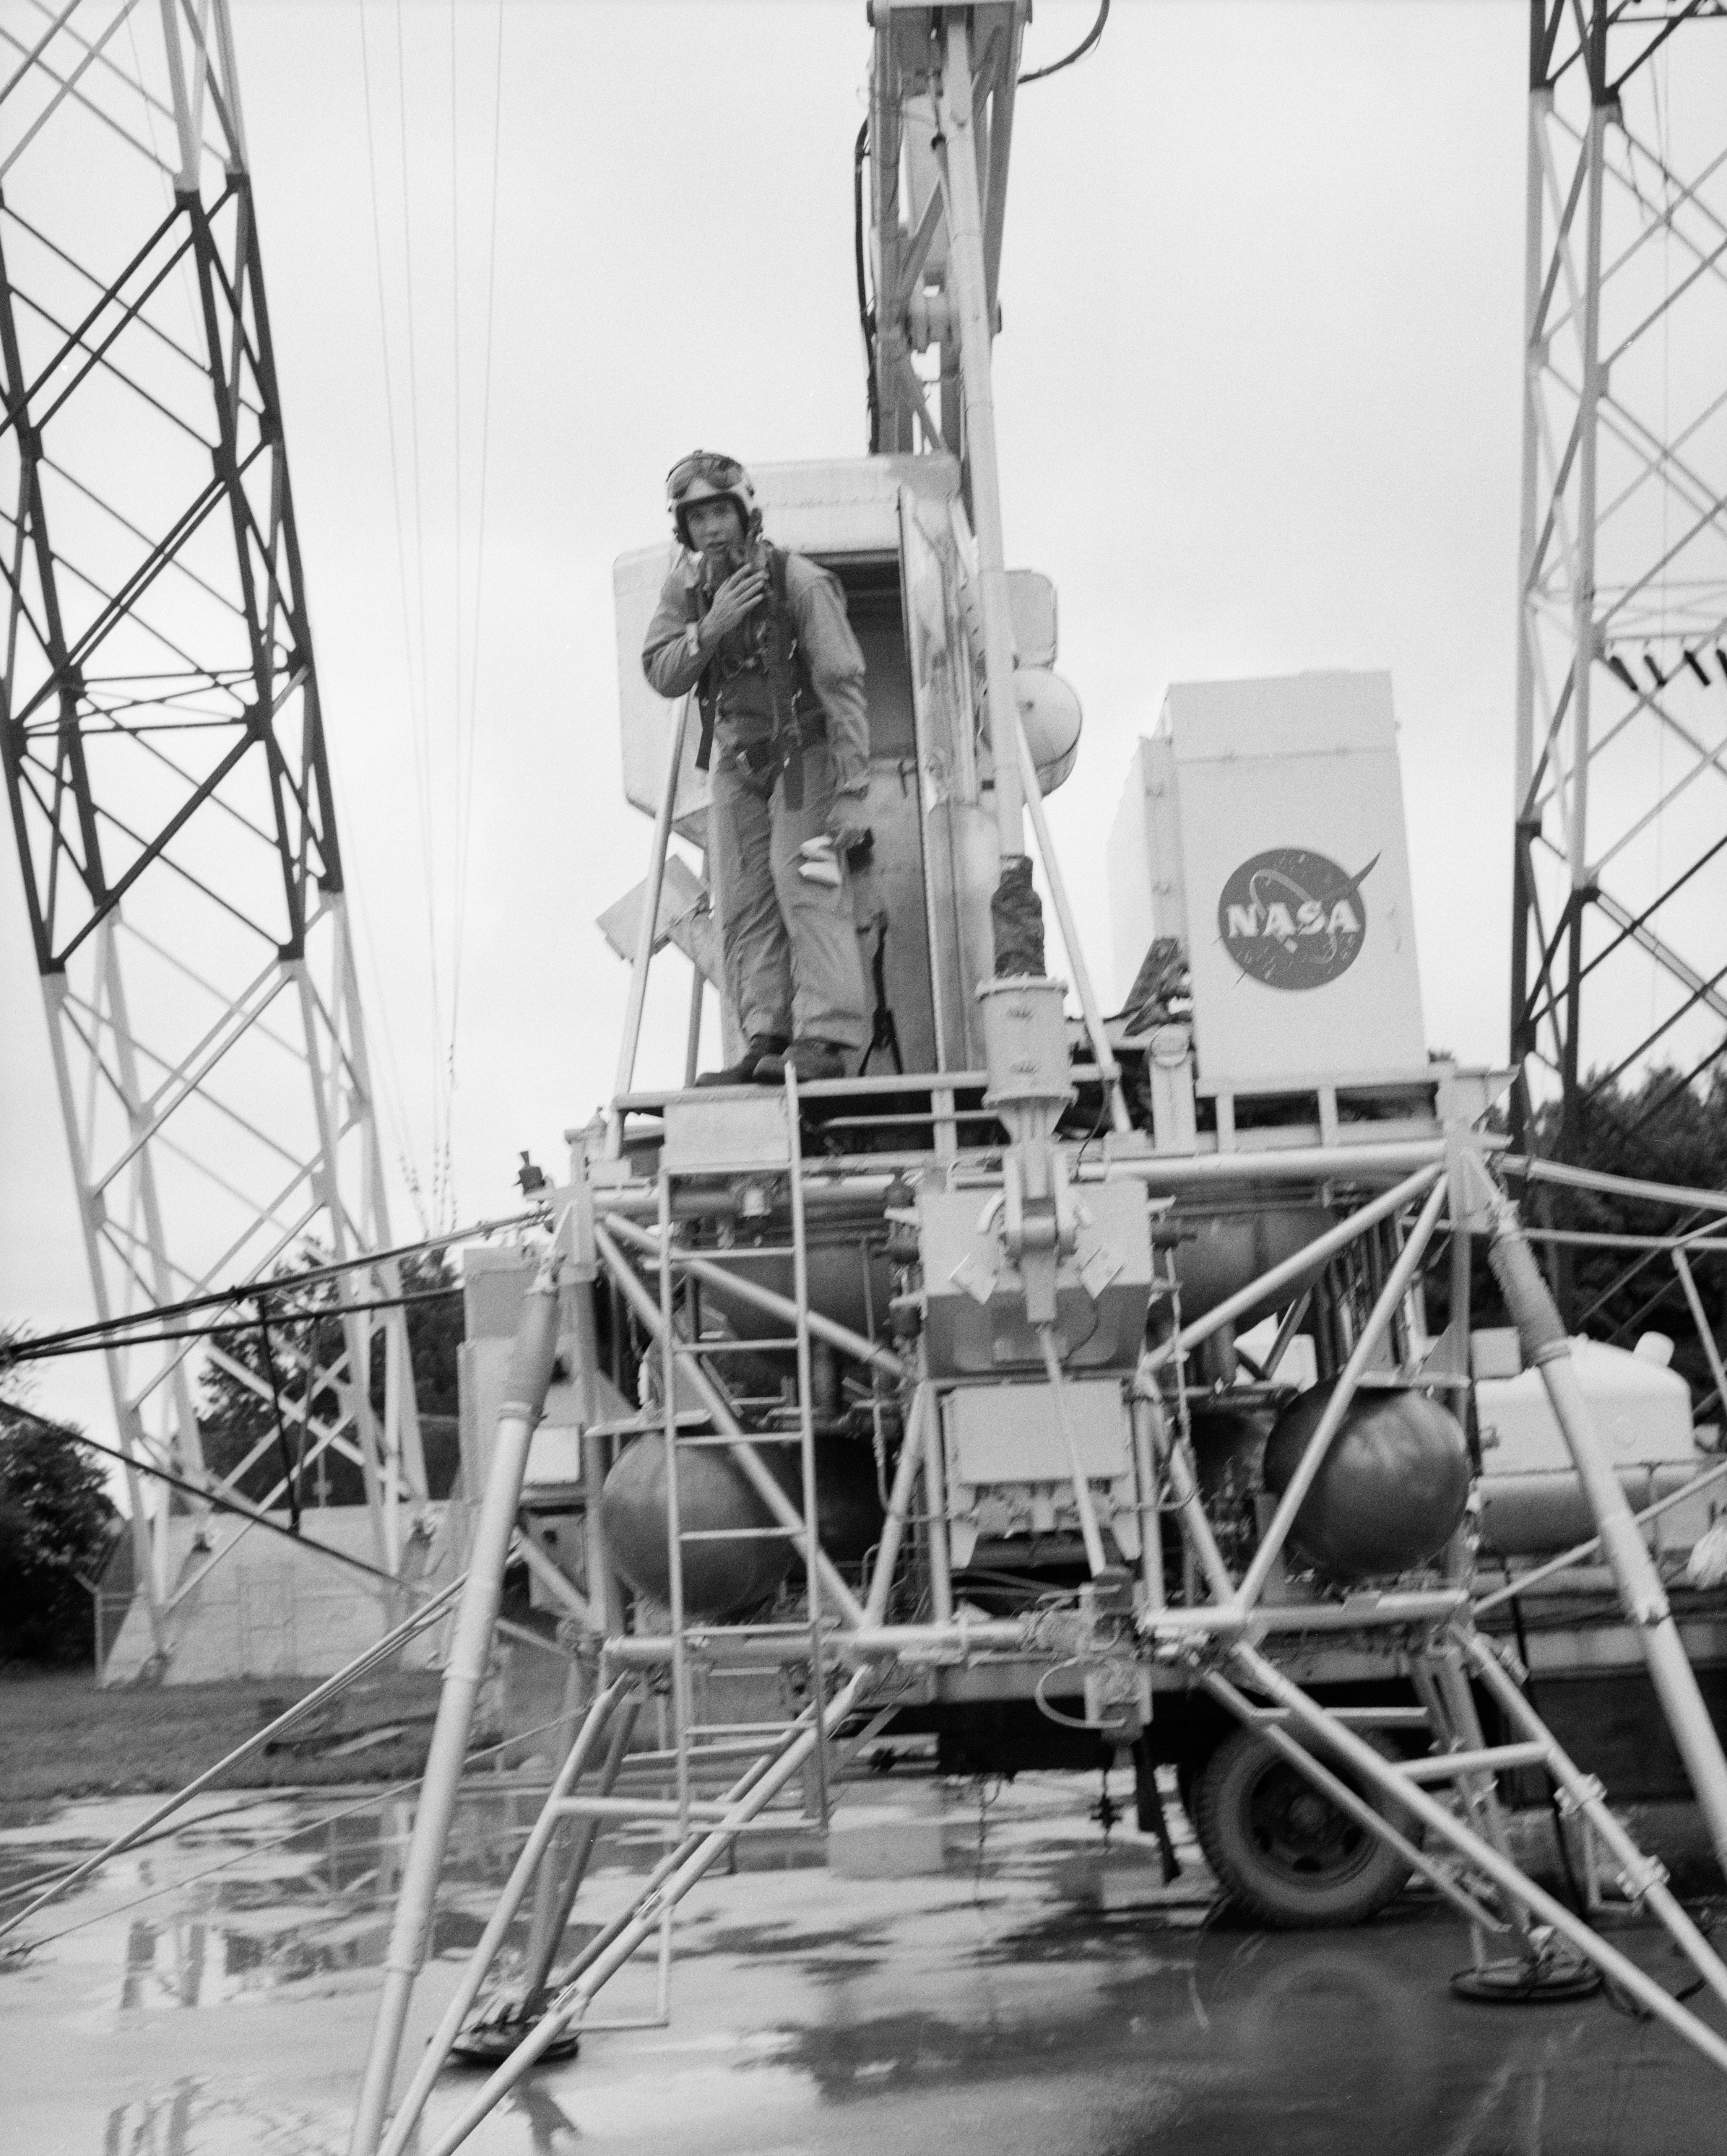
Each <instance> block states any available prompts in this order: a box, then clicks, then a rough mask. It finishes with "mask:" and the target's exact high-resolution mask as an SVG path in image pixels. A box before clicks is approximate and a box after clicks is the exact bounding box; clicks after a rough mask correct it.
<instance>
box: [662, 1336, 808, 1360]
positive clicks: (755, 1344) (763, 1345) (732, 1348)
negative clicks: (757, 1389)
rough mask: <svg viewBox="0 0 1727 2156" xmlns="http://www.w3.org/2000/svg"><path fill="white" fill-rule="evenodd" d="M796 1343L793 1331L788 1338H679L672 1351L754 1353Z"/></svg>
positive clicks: (720, 1353)
mask: <svg viewBox="0 0 1727 2156" xmlns="http://www.w3.org/2000/svg"><path fill="white" fill-rule="evenodd" d="M796 1346H797V1335H796V1334H795V1333H794V1334H793V1336H792V1338H791V1339H789V1340H680V1341H679V1342H678V1345H677V1347H676V1349H675V1350H674V1352H675V1353H678V1354H679V1355H754V1354H758V1353H761V1354H766V1353H769V1352H770V1351H771V1350H772V1349H774V1348H776V1347H778V1348H786V1347H796Z"/></svg>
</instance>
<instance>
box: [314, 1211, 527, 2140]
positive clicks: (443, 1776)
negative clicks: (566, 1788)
mask: <svg viewBox="0 0 1727 2156" xmlns="http://www.w3.org/2000/svg"><path fill="white" fill-rule="evenodd" d="M559 1262H560V1261H559V1258H558V1255H557V1253H556V1249H554V1250H552V1251H551V1253H550V1254H549V1255H548V1256H547V1258H546V1262H545V1263H544V1264H543V1265H541V1268H540V1270H539V1273H538V1275H537V1276H536V1279H535V1281H534V1284H533V1286H531V1287H530V1289H529V1290H528V1292H527V1294H526V1295H525V1296H524V1297H523V1300H522V1314H521V1322H520V1325H519V1326H518V1327H517V1328H516V1335H515V1348H514V1350H513V1352H512V1353H511V1356H510V1373H509V1377H508V1378H507V1380H506V1381H505V1388H504V1404H503V1405H502V1407H501V1408H500V1409H499V1411H498V1435H497V1439H496V1441H495V1445H494V1447H493V1451H492V1465H491V1471H490V1472H489V1475H488V1476H487V1478H486V1490H485V1496H484V1501H483V1503H482V1505H481V1507H480V1516H479V1525H478V1526H477V1527H476V1528H475V1530H474V1547H473V1550H472V1553H471V1554H470V1559H469V1567H468V1577H467V1582H466V1584H465V1585H464V1588H463V1589H462V1599H461V1601H460V1603H459V1605H458V1607H457V1611H456V1622H455V1630H454V1636H453V1638H452V1640H451V1643H450V1653H449V1660H448V1662H447V1663H446V1665H445V1666H444V1672H443V1690H442V1691H441V1693H440V1694H439V1697H438V1719H437V1721H436V1722H435V1723H434V1724H433V1730H432V1744H431V1749H430V1751H429V1752H428V1755H427V1759H426V1774H425V1779H424V1780H423V1783H422V1784H421V1788H420V1801H419V1806H418V1811H417V1812H416V1815H415V1818H414V1825H413V1839H412V1840H411V1841H410V1843H409V1845H408V1852H407V1863H406V1865H405V1866H403V1870H402V1887H401V1892H400V1893H399V1894H398V1896H397V1902H396V1917H395V1922H393V1923H392V1926H391V1928H390V1941H389V1944H388V1946H387V1948H386V1949H385V1954H384V1979H383V1984H382V1989H381V1990H380V1993H379V1995H378V2005H377V2019H376V2020H375V2021H374V2022H373V2024H372V2042H371V2046H370V2047H369V2049H368V2051H367V2053H366V2071H365V2075H364V2077H363V2079H362V2080H361V2085H360V2100H359V2102H358V2105H357V2106H356V2110H355V2113H354V2127H353V2132H352V2134H351V2137H350V2138H349V2143H348V2151H349V2156H374V2152H375V2151H376V2150H377V2145H378V2139H379V2136H380V2135H381V2134H382V2131H383V2124H384V2114H385V2112H386V2111H387V2108H388V2107H389V2102H390V2089H391V2085H392V2082H394V2081H395V2078H396V2065H397V2058H398V2056H400V2053H401V2050H402V2029H403V2027H404V2026H405V2025H406V2023H407V2010H408V2005H409V2002H410V2001H411V1999H412V1998H413V1987H414V1982H415V1979H416V1978H417V1977H418V1974H419V1973H420V1968H421V1965H422V1963H423V1962H424V1960H425V1958H426V1942H427V1940H428V1938H429V1937H430V1935H431V1930H432V1912H433V1903H434V1902H435V1901H436V1898H437V1894H438V1875H439V1873H440V1872H441V1871H442V1870H443V1852H444V1845H445V1844H446V1842H447V1841H448V1839H449V1827H450V1820H451V1819H452V1817H453V1816H454V1812H455V1808H456V1797H457V1794H458V1792H459V1789H460V1785H461V1779H462V1766H463V1762H464V1758H465V1757H466V1755H467V1750H468V1735H469V1730H470V1729H471V1728H472V1727H473V1722H474V1702H475V1701H476V1700H477V1699H478V1697H479V1687H480V1684H481V1682H482V1681H483V1680H484V1676H485V1671H486V1665H487V1662H488V1661H489V1658H490V1655H491V1646H492V1639H493V1635H494V1632H495V1628H496V1624H497V1617H498V1604H499V1601H500V1599H501V1597H502V1594H503V1589H504V1567H505V1561H506V1560H507V1558H508V1557H509V1553H510V1537H511V1535H512V1534H513V1533H514V1532H515V1514H516V1507H517V1506H518V1505H519V1504H520V1501H521V1485H522V1476H523V1474H524V1472H525V1469H526V1467H527V1464H528V1445H529V1444H530V1440H532V1437H533V1435H534V1431H535V1429H536V1425H537V1424H538V1423H539V1420H540V1416H541V1412H542V1410H543V1409H544V1408H545V1405H546V1388H547V1386H548V1385H549V1384H550V1383H551V1366H552V1363H553V1362H554V1360H555V1359H556V1354H557V1326H558V1273H559Z"/></svg>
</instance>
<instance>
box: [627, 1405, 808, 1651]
mask: <svg viewBox="0 0 1727 2156" xmlns="http://www.w3.org/2000/svg"><path fill="white" fill-rule="evenodd" d="M678 1515H679V1523H680V1525H681V1526H682V1527H684V1530H685V1532H689V1531H690V1530H692V1529H696V1530H700V1529H708V1530H711V1529H714V1528H720V1529H725V1530H727V1531H729V1532H728V1533H727V1538H726V1539H725V1541H723V1542H711V1543H685V1544H684V1612H685V1614H686V1615H689V1616H691V1617H725V1616H728V1615H730V1613H731V1612H732V1611H733V1610H735V1609H748V1608H749V1607H750V1606H751V1604H754V1603H757V1602H761V1601H763V1600H765V1599H766V1597H767V1596H768V1595H770V1594H772V1593H773V1591H774V1589H776V1587H777V1586H778V1585H779V1584H780V1582H781V1581H782V1579H783V1578H785V1577H786V1574H787V1572H788V1571H789V1570H790V1568H791V1564H792V1544H791V1543H790V1542H789V1541H788V1540H787V1537H786V1536H785V1535H784V1534H783V1533H782V1532H780V1531H779V1530H778V1528H777V1527H776V1523H775V1521H774V1517H773V1515H772V1513H771V1512H769V1510H768V1508H767V1507H766V1505H765V1504H764V1503H763V1502H762V1501H761V1498H760V1497H759V1496H757V1495H756V1491H754V1490H753V1489H752V1488H751V1486H750V1484H749V1482H748V1481H746V1479H745V1477H744V1475H743V1473H742V1471H741V1469H739V1468H738V1467H736V1466H734V1465H733V1463H732V1462H731V1461H730V1460H728V1459H727V1458H726V1457H725V1455H724V1453H723V1452H721V1451H720V1450H700V1451H698V1450H694V1448H686V1449H685V1450H682V1451H680V1452H679V1455H678ZM600 1521H601V1524H602V1527H603V1528H604V1530H605V1535H606V1547H607V1549H608V1550H609V1551H610V1553H611V1556H612V1563H613V1564H615V1565H616V1566H617V1568H618V1571H619V1572H620V1573H623V1577H624V1578H626V1579H627V1580H628V1582H629V1584H630V1585H631V1586H632V1587H633V1588H634V1589H635V1590H636V1592H637V1594H645V1595H648V1596H649V1597H650V1598H651V1599H653V1601H655V1602H659V1603H664V1602H666V1601H668V1600H669V1597H670V1594H671V1573H670V1569H669V1565H668V1562H667V1548H666V1459H665V1444H664V1440H663V1439H661V1438H659V1437H657V1436H653V1437H638V1438H637V1439H636V1440H634V1441H633V1443H632V1444H630V1445H628V1446H626V1447H625V1449H624V1450H623V1452H622V1453H620V1454H619V1455H618V1463H617V1465H616V1466H614V1467H613V1468H612V1472H611V1473H610V1474H609V1475H608V1476H607V1477H606V1486H605V1488H604V1490H603V1491H602V1493H601V1496H600ZM750 1528H759V1529H761V1530H762V1532H761V1534H760V1536H759V1537H758V1536H757V1535H756V1534H751V1533H747V1532H742V1531H743V1530H746V1529H750Z"/></svg>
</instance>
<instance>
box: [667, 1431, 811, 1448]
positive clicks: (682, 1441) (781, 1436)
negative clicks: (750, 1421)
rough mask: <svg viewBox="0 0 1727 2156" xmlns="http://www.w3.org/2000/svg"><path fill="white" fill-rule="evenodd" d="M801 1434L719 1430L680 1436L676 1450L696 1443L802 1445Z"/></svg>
mask: <svg viewBox="0 0 1727 2156" xmlns="http://www.w3.org/2000/svg"><path fill="white" fill-rule="evenodd" d="M802 1442H803V1434H802V1431H801V1430H749V1431H747V1432H746V1434H745V1435H743V1436H742V1437H731V1436H728V1435H727V1434H726V1433H725V1431H724V1430H721V1431H720V1435H718V1436H717V1437H680V1438H679V1440H678V1450H679V1451H680V1452H687V1451H688V1450H689V1448H690V1447H691V1446H692V1445H802Z"/></svg>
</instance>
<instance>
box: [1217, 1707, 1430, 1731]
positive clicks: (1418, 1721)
mask: <svg viewBox="0 0 1727 2156" xmlns="http://www.w3.org/2000/svg"><path fill="white" fill-rule="evenodd" d="M1325 1712H1326V1713H1327V1714H1329V1715H1330V1717H1331V1718H1332V1720H1333V1721H1334V1722H1348V1723H1349V1724H1350V1727H1351V1728H1358V1729H1430V1728H1431V1727H1432V1716H1431V1715H1430V1714H1429V1713H1428V1712H1427V1709H1426V1707H1327V1708H1326V1709H1325ZM1253 1719H1254V1721H1255V1722H1287V1721H1288V1720H1289V1708H1288V1707H1255V1708H1254V1710H1253Z"/></svg>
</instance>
